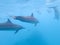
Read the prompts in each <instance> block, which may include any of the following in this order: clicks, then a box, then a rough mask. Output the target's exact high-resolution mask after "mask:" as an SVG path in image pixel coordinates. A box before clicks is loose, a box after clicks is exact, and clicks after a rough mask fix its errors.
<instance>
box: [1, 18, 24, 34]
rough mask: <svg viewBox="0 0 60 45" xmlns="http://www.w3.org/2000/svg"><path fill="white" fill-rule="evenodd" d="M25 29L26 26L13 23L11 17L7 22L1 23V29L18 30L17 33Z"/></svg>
mask: <svg viewBox="0 0 60 45" xmlns="http://www.w3.org/2000/svg"><path fill="white" fill-rule="evenodd" d="M21 29H24V27H22V26H21V25H16V24H13V23H12V22H11V21H10V20H9V19H8V21H7V22H5V23H0V30H1V31H6V30H7V31H16V32H15V34H16V33H17V32H18V31H19V30H21Z"/></svg>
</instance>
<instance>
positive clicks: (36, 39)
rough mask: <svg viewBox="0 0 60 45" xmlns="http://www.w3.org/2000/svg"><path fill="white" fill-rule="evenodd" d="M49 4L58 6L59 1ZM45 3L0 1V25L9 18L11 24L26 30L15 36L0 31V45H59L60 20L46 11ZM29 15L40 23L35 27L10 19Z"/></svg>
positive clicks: (26, 0)
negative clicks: (32, 14)
mask: <svg viewBox="0 0 60 45" xmlns="http://www.w3.org/2000/svg"><path fill="white" fill-rule="evenodd" d="M51 2H52V4H51V5H50V6H55V5H58V6H59V4H60V3H59V2H60V1H59V0H56V1H55V2H54V0H53V1H51ZM46 3H47V2H46V0H0V23H3V22H6V21H7V19H8V18H9V19H10V20H11V22H12V23H14V24H17V25H22V26H23V27H25V28H26V29H22V30H20V31H19V32H18V33H17V34H14V32H15V31H0V45H60V20H56V19H54V16H55V13H54V10H53V9H48V6H47V5H46ZM48 10H49V12H48ZM57 10H58V11H60V8H59V7H58V8H57ZM31 13H34V17H35V18H37V19H38V20H39V22H40V23H38V24H37V26H34V24H29V23H25V22H21V21H18V20H14V19H13V18H11V17H10V16H12V15H13V16H15V15H16V16H19V15H20V16H22V15H23V16H30V15H31ZM56 14H57V13H56Z"/></svg>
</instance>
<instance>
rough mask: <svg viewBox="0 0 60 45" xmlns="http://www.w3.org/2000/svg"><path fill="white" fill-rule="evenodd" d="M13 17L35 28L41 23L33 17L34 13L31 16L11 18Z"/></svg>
mask: <svg viewBox="0 0 60 45" xmlns="http://www.w3.org/2000/svg"><path fill="white" fill-rule="evenodd" d="M11 17H13V18H14V19H16V20H20V21H22V22H27V23H32V24H35V26H36V25H37V23H39V21H38V20H37V19H36V18H35V17H34V16H33V13H32V14H31V16H11Z"/></svg>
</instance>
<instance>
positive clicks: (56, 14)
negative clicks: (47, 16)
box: [49, 6, 59, 20]
mask: <svg viewBox="0 0 60 45" xmlns="http://www.w3.org/2000/svg"><path fill="white" fill-rule="evenodd" d="M49 8H52V9H53V10H54V13H55V19H57V20H58V19H59V11H58V10H57V6H54V7H49Z"/></svg>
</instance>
